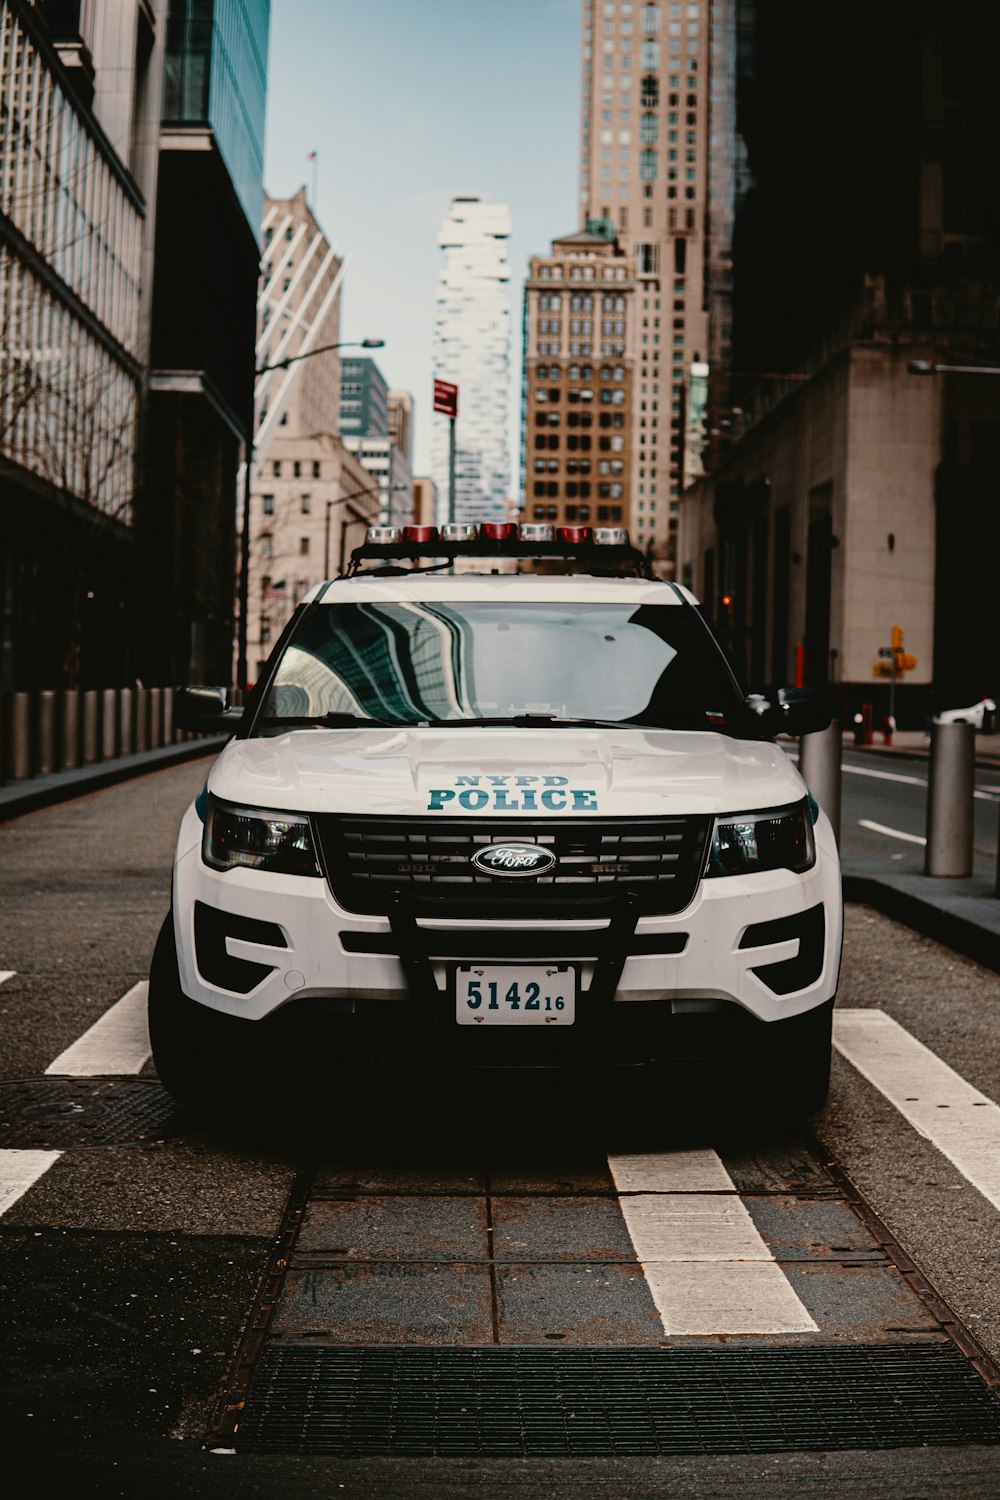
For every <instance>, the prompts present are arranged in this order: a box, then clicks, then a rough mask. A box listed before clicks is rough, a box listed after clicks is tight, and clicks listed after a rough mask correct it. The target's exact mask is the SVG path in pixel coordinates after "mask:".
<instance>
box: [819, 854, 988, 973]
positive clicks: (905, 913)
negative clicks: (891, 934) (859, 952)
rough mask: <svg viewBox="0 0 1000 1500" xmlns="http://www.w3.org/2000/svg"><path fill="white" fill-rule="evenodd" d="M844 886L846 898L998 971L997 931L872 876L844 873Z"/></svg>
mask: <svg viewBox="0 0 1000 1500" xmlns="http://www.w3.org/2000/svg"><path fill="white" fill-rule="evenodd" d="M843 885H844V900H845V901H859V902H861V903H863V904H864V905H865V906H872V907H874V908H875V910H876V911H880V912H881V913H882V915H883V916H885V917H891V918H892V919H893V921H895V922H902V923H904V925H905V926H907V927H911V928H913V930H914V931H915V932H919V933H921V934H922V935H923V936H924V937H929V938H933V939H934V941H935V942H938V943H943V944H944V946H945V947H946V948H953V949H954V950H955V951H956V952H957V953H963V954H964V955H965V957H966V958H971V959H974V960H975V961H976V963H979V964H982V965H983V966H984V968H987V969H992V970H993V971H994V972H995V973H998V974H1000V931H997V932H991V931H990V929H989V928H988V927H983V926H982V925H981V924H980V923H979V922H973V921H970V920H969V919H968V918H967V917H962V916H959V915H958V914H957V913H956V912H951V911H946V910H944V909H943V908H942V907H940V906H935V905H934V903H933V902H932V901H925V900H923V899H922V897H920V896H915V895H913V894H911V892H909V891H901V890H899V889H897V888H896V887H895V886H891V885H888V884H887V883H886V882H884V881H881V880H878V879H876V878H875V877H874V876H871V875H845V876H844V877H843ZM998 904H1000V903H998Z"/></svg>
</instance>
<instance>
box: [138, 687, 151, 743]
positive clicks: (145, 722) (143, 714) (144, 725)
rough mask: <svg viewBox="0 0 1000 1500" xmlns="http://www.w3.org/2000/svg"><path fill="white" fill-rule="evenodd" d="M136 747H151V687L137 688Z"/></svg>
mask: <svg viewBox="0 0 1000 1500" xmlns="http://www.w3.org/2000/svg"><path fill="white" fill-rule="evenodd" d="M135 748H136V750H137V751H139V750H148V749H149V688H136V690H135Z"/></svg>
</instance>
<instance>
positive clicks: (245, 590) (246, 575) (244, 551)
mask: <svg viewBox="0 0 1000 1500" xmlns="http://www.w3.org/2000/svg"><path fill="white" fill-rule="evenodd" d="M384 347H385V339H348V340H346V341H345V342H343V343H339V344H323V345H322V346H321V347H320V348H319V349H306V350H305V351H304V353H302V354H290V355H289V356H288V358H287V359H278V360H275V362H274V363H273V364H270V365H261V366H259V368H257V369H255V370H254V372H253V373H254V379H255V380H258V379H259V378H260V377H261V376H262V375H268V374H269V373H270V372H271V371H272V370H287V368H288V366H289V365H291V364H295V363H297V361H298V360H300V359H311V358H312V356H313V355H314V354H329V353H330V351H331V350H333V349H382V348H384ZM256 427H257V403H256V393H255V398H254V404H253V407H252V408H251V412H250V425H249V427H248V429H247V433H246V436H245V437H244V439H243V458H244V468H243V521H242V531H241V534H240V578H239V589H238V592H237V598H238V608H239V629H238V632H237V639H236V685H237V687H238V688H240V689H241V690H244V691H245V690H246V688H247V686H248V683H247V648H248V639H247V627H248V621H247V613H248V610H249V607H250V493H251V490H252V488H253V461H254V439H255V438H256V435H257V431H256ZM327 538H328V540H329V513H328V514H327Z"/></svg>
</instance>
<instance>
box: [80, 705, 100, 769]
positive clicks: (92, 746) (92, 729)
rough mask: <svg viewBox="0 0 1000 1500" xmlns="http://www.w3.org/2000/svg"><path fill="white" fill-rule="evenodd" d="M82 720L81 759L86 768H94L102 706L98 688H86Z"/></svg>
mask: <svg viewBox="0 0 1000 1500" xmlns="http://www.w3.org/2000/svg"><path fill="white" fill-rule="evenodd" d="M81 719H82V721H83V736H82V744H81V749H82V757H81V758H82V761H83V764H84V765H85V766H92V765H93V764H94V761H95V760H96V759H97V754H98V737H97V731H98V726H99V722H100V705H99V702H98V696H97V689H96V688H86V689H85V690H84V694H83V712H82V714H81Z"/></svg>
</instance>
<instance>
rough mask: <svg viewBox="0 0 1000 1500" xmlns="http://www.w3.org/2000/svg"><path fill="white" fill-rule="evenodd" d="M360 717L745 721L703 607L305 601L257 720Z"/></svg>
mask: <svg viewBox="0 0 1000 1500" xmlns="http://www.w3.org/2000/svg"><path fill="white" fill-rule="evenodd" d="M356 723H360V724H366V723H367V724H373V725H378V724H393V725H419V724H441V723H447V724H453V725H462V724H466V725H475V724H483V723H487V724H495V723H500V724H505V723H510V724H515V725H524V726H531V725H534V724H544V725H549V724H553V725H557V724H559V723H565V724H567V725H577V726H579V725H581V724H601V725H609V724H610V725H617V724H622V725H636V726H647V727H662V728H668V729H721V730H727V729H728V730H729V731H730V732H747V726H746V724H745V710H744V707H743V700H742V698H741V696H740V693H739V690H738V688H737V686H736V683H735V680H734V679H733V677H732V676H731V674H730V672H729V670H728V667H727V665H726V663H725V660H724V658H723V656H722V654H721V652H720V651H719V650H718V648H717V647H716V645H715V642H714V641H713V640H712V638H711V636H710V635H709V633H708V631H707V629H706V628H705V626H704V625H703V623H702V622H701V620H700V619H699V618H698V616H697V615H696V614H695V613H694V611H693V610H688V609H685V608H682V607H680V606H676V605H640V606H638V607H636V606H634V605H629V604H623V603H607V604H598V603H582V602H581V603H578V602H575V601H566V602H563V601H558V602H556V601H536V600H506V601H503V602H494V601H490V602H461V603H448V604H439V603H410V602H407V603H404V602H398V603H372V604H366V603H358V604H346V603H345V604H332V605H325V604H324V605H320V606H319V607H317V608H314V609H312V610H308V611H307V612H306V613H305V614H304V616H303V618H302V621H301V623H300V625H299V628H298V630H297V631H296V632H295V634H294V635H293V637H292V638H291V640H290V641H289V642H288V644H287V646H286V647H285V650H284V652H283V653H282V656H281V658H280V660H279V662H278V664H277V671H276V674H275V676H274V679H273V681H272V683H271V686H270V688H269V690H268V692H267V695H266V697H265V700H264V702H263V705H262V708H261V710H260V713H259V715H258V717H257V720H256V726H255V728H256V732H257V733H264V734H268V733H275V732H281V731H282V730H284V729H288V728H294V727H296V726H298V725H302V726H305V725H317V724H318V725H323V724H326V725H328V726H331V727H345V726H350V725H352V724H356ZM737 726H739V727H737ZM749 732H752V731H749Z"/></svg>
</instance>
